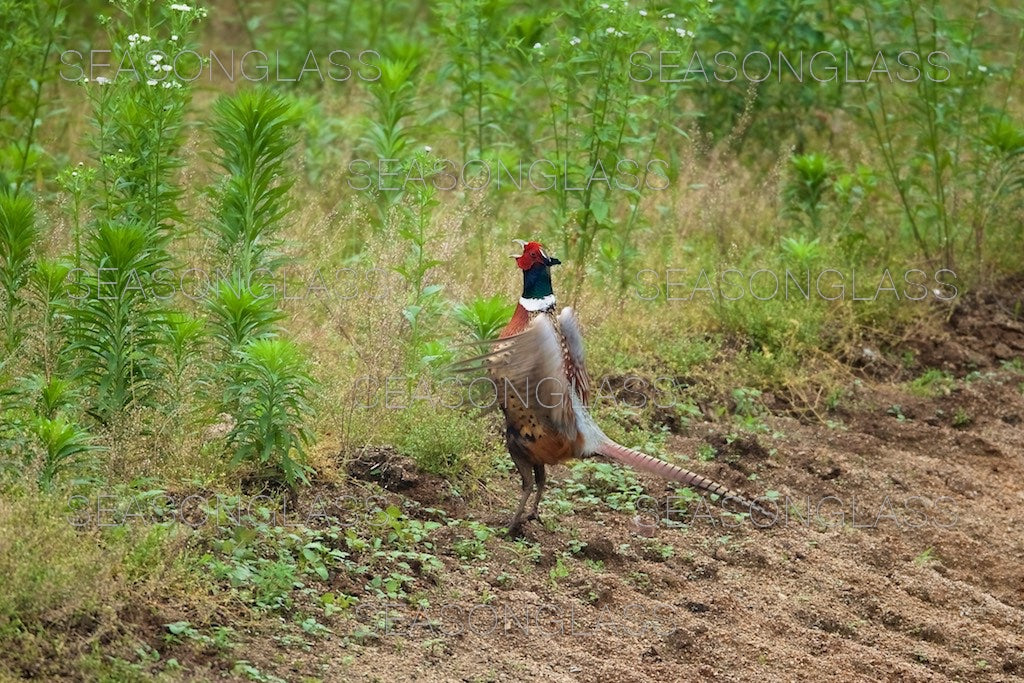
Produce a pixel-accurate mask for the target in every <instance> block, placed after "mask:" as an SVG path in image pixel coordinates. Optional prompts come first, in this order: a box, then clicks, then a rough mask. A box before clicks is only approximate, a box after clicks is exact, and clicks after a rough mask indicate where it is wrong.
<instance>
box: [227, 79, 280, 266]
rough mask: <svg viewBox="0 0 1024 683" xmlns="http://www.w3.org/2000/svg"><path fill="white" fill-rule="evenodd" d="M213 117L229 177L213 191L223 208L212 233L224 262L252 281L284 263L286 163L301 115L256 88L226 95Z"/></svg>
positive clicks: (275, 95) (274, 95) (273, 94)
mask: <svg viewBox="0 0 1024 683" xmlns="http://www.w3.org/2000/svg"><path fill="white" fill-rule="evenodd" d="M213 116H214V118H213V124H212V129H213V140H214V143H215V144H216V145H217V148H218V149H219V154H218V155H217V163H218V165H220V167H221V168H222V169H223V170H224V173H225V174H226V175H225V178H224V180H223V181H222V182H221V183H220V184H219V185H218V186H216V187H215V188H214V189H213V191H212V194H213V195H214V197H215V199H216V201H217V202H218V209H217V213H216V216H215V219H214V221H213V223H212V225H210V226H208V228H207V233H208V235H209V237H210V238H211V239H213V241H214V243H215V245H216V249H217V252H218V254H219V256H220V260H221V263H222V264H227V265H230V266H231V267H232V268H234V269H236V270H237V272H238V273H239V274H240V275H241V276H242V277H243V278H245V279H246V280H248V279H250V278H251V276H252V274H253V272H254V271H256V270H257V269H268V270H270V269H273V268H274V267H275V266H277V265H279V264H280V259H279V258H278V256H277V254H276V252H275V250H276V249H277V248H278V246H279V238H278V236H277V232H278V229H279V227H280V224H281V222H282V220H283V219H284V217H285V216H286V215H287V214H288V212H289V207H288V203H287V196H288V190H289V188H290V187H291V186H292V180H291V179H290V178H289V177H288V176H287V175H286V174H285V164H286V162H287V160H288V153H289V150H290V149H291V148H292V146H293V144H294V138H295V131H296V128H297V126H298V123H299V120H300V114H299V110H298V108H297V107H296V105H295V103H294V102H293V101H292V100H290V99H289V98H288V97H286V96H284V95H282V94H280V93H277V92H274V91H273V90H270V89H268V88H256V89H254V90H243V91H242V92H239V93H237V94H235V95H233V96H230V97H228V96H222V97H221V98H220V99H218V100H217V101H216V102H215V103H214V105H213Z"/></svg>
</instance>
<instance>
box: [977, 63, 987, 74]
mask: <svg viewBox="0 0 1024 683" xmlns="http://www.w3.org/2000/svg"><path fill="white" fill-rule="evenodd" d="M978 71H980V72H981V73H985V72H986V71H988V67H987V66H985V65H984V64H979V65H978Z"/></svg>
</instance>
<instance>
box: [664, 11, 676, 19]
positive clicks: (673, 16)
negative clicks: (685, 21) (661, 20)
mask: <svg viewBox="0 0 1024 683" xmlns="http://www.w3.org/2000/svg"><path fill="white" fill-rule="evenodd" d="M665 18H666V19H675V18H676V13H675V12H669V13H668V14H666V15H665Z"/></svg>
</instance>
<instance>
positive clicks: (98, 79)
mask: <svg viewBox="0 0 1024 683" xmlns="http://www.w3.org/2000/svg"><path fill="white" fill-rule="evenodd" d="M96 82H97V83H99V84H100V85H106V84H107V83H110V79H109V78H107V77H106V76H97V77H96Z"/></svg>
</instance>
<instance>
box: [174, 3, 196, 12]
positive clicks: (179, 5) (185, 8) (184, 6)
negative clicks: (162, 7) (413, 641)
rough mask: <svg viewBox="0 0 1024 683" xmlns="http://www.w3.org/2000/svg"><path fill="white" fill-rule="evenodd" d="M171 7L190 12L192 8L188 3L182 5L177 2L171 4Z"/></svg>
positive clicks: (176, 10)
mask: <svg viewBox="0 0 1024 683" xmlns="http://www.w3.org/2000/svg"><path fill="white" fill-rule="evenodd" d="M171 9H172V10H174V11H175V12H191V11H192V8H191V7H189V6H188V5H182V4H179V3H176V4H173V5H171Z"/></svg>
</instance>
